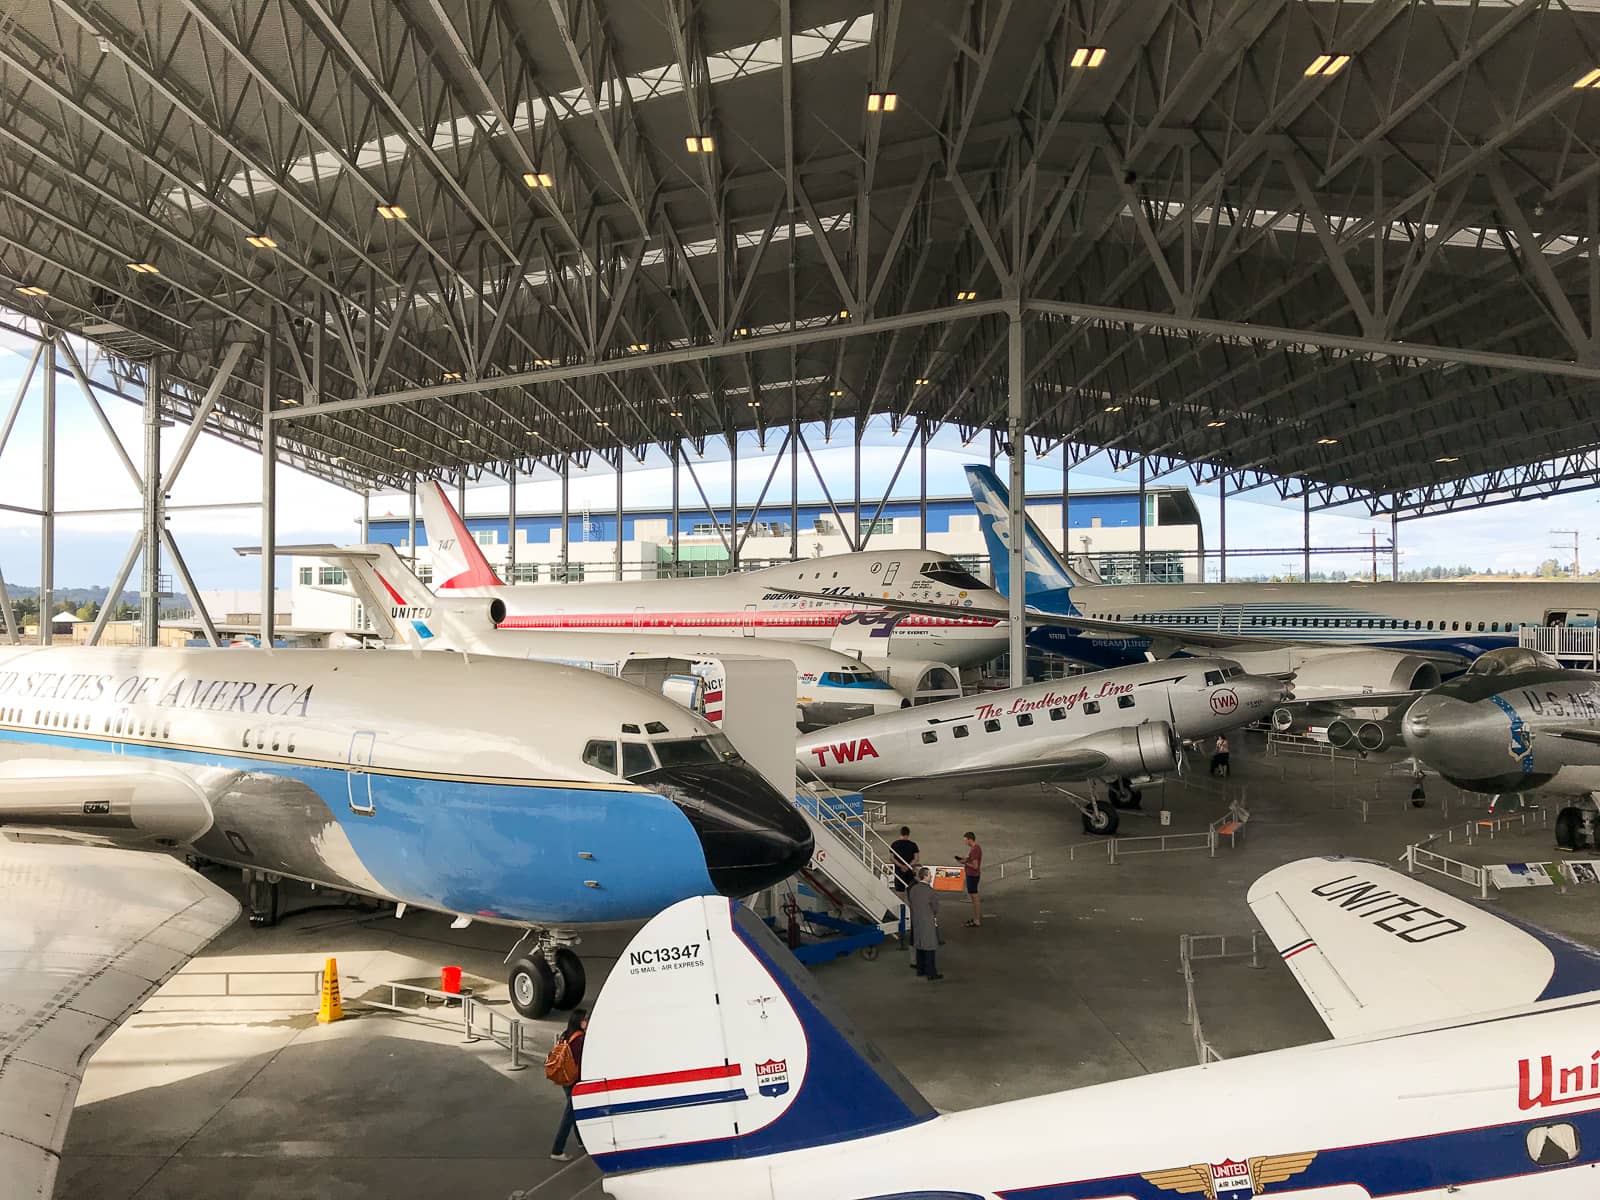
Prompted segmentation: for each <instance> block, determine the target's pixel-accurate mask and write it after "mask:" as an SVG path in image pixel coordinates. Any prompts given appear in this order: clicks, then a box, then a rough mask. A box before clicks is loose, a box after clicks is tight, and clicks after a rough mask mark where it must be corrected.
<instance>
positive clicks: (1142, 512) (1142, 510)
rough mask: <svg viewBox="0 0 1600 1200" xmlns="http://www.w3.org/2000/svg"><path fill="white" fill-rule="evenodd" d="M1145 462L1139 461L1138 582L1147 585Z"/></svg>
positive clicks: (1148, 521)
mask: <svg viewBox="0 0 1600 1200" xmlns="http://www.w3.org/2000/svg"><path fill="white" fill-rule="evenodd" d="M1145 478H1146V476H1145V460H1144V458H1143V456H1141V457H1140V459H1139V582H1140V583H1148V582H1149V581H1150V572H1149V571H1147V570H1146V569H1145V527H1146V526H1147V525H1149V524H1150V514H1149V513H1148V512H1147V511H1146V509H1147V508H1148V503H1147V494H1146V492H1145Z"/></svg>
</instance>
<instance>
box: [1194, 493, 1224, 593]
mask: <svg viewBox="0 0 1600 1200" xmlns="http://www.w3.org/2000/svg"><path fill="white" fill-rule="evenodd" d="M1217 501H1218V503H1217V512H1218V517H1217V567H1218V572H1217V573H1218V575H1219V577H1220V578H1219V579H1218V580H1217V582H1218V583H1227V582H1228V473H1227V472H1226V471H1224V472H1223V473H1222V474H1221V475H1219V476H1217ZM1205 581H1206V563H1205V559H1204V558H1201V560H1200V582H1201V583H1204V582H1205Z"/></svg>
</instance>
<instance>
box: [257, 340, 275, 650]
mask: <svg viewBox="0 0 1600 1200" xmlns="http://www.w3.org/2000/svg"><path fill="white" fill-rule="evenodd" d="M277 343H278V318H277V314H276V313H274V314H273V315H272V316H271V317H269V318H268V321H267V329H266V332H265V333H263V334H262V335H261V647H262V649H264V650H267V651H270V650H271V649H272V633H273V630H274V628H275V627H276V626H277V623H278V621H277V616H278V614H277V604H276V602H275V600H276V597H275V595H274V591H273V589H274V587H275V586H276V584H277V578H278V430H277V427H276V426H275V425H274V424H273V413H272V409H273V403H272V398H273V393H274V390H275V389H276V388H277V385H278V379H277V362H276V355H277Z"/></svg>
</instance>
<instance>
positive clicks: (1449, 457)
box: [1433, 454, 1461, 463]
mask: <svg viewBox="0 0 1600 1200" xmlns="http://www.w3.org/2000/svg"><path fill="white" fill-rule="evenodd" d="M1433 461H1434V462H1436V463H1453V462H1460V461H1461V460H1460V459H1459V458H1457V457H1456V456H1455V455H1453V454H1446V455H1444V456H1443V457H1442V458H1436V459H1434V460H1433Z"/></svg>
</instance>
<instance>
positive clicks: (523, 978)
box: [507, 955, 556, 1021]
mask: <svg viewBox="0 0 1600 1200" xmlns="http://www.w3.org/2000/svg"><path fill="white" fill-rule="evenodd" d="M507 986H508V987H509V988H510V991H511V1006H512V1007H513V1008H515V1009H516V1010H517V1012H519V1013H521V1014H522V1015H523V1016H525V1017H527V1018H528V1019H529V1020H530V1021H538V1020H540V1019H542V1018H544V1017H547V1016H549V1015H550V1010H551V1009H552V1008H554V1007H555V998H556V980H555V973H554V972H553V971H551V970H550V964H549V963H547V962H545V961H544V959H543V958H535V957H533V956H532V955H523V956H522V957H521V958H519V959H517V961H516V962H514V963H512V964H511V974H510V976H509V977H508V979H507Z"/></svg>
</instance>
